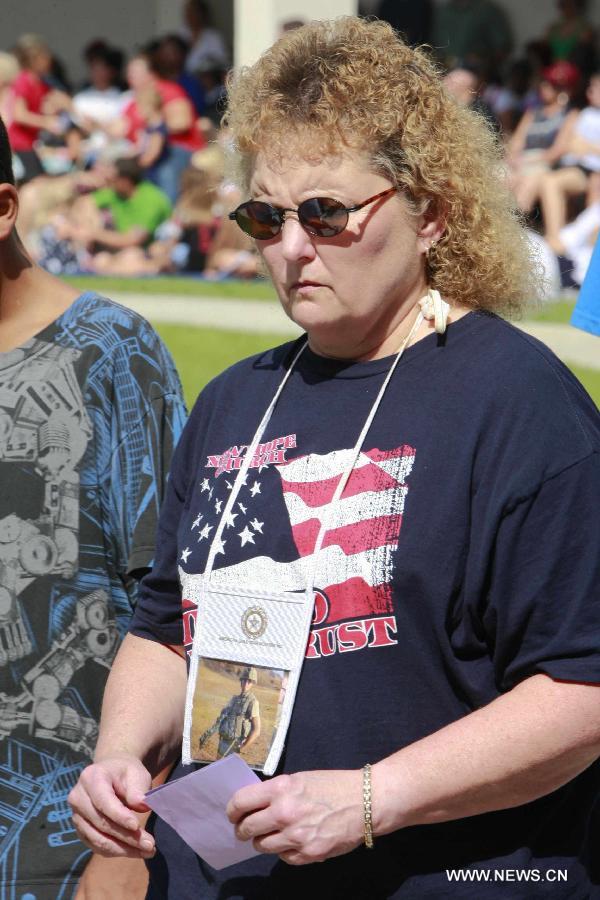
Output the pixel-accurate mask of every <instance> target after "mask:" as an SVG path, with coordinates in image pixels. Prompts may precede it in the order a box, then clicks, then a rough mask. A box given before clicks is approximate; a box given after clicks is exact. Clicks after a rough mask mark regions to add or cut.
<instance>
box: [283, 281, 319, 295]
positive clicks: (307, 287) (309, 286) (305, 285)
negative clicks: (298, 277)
mask: <svg viewBox="0 0 600 900" xmlns="http://www.w3.org/2000/svg"><path fill="white" fill-rule="evenodd" d="M320 287H325V285H323V284H322V283H321V282H320V281H296V282H294V284H293V285H292V286H291V288H290V290H291V291H301V292H302V293H308V292H310V291H313V290H315V289H316V288H320Z"/></svg>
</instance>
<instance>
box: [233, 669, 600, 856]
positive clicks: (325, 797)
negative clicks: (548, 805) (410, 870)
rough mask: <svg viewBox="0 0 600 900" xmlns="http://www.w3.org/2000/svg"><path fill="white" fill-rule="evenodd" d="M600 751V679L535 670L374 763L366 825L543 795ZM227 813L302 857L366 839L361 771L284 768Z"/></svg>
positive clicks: (404, 822) (452, 815) (391, 825)
mask: <svg viewBox="0 0 600 900" xmlns="http://www.w3.org/2000/svg"><path fill="white" fill-rule="evenodd" d="M599 754H600V687H598V686H594V685H585V684H568V683H562V682H557V681H553V680H552V679H550V678H548V677H547V676H545V675H534V676H532V677H531V678H528V679H526V680H525V681H523V682H522V683H520V684H519V685H517V686H516V687H515V688H513V690H511V691H509V692H508V693H506V694H504V695H502V696H500V697H498V698H497V699H496V700H494V701H493V702H492V703H490V704H488V705H487V706H485V707H483V708H482V709H480V710H477V711H475V712H473V713H470V714H469V715H467V716H465V717H464V718H463V719H460V720H458V721H456V722H453V723H452V724H450V725H448V726H446V727H445V728H442V729H440V730H439V731H437V732H435V733H434V734H431V735H429V736H427V737H426V738H423V739H422V740H420V741H417V742H415V743H414V744H411V745H409V746H408V747H405V748H403V749H402V750H400V751H398V752H397V753H394V754H392V755H391V756H389V757H387V758H386V759H384V760H381V761H380V762H378V763H377V764H376V765H373V770H372V797H373V831H374V834H375V835H376V836H377V835H382V834H388V833H389V832H392V831H396V830H397V829H399V828H405V827H407V826H411V825H423V824H431V823H435V822H446V821H450V820H453V819H460V818H465V817H467V816H473V815H478V814H480V813H485V812H490V811H492V810H500V809H507V808H509V807H514V806H520V805H522V804H524V803H528V802H530V801H532V800H536V799H537V798H539V797H542V796H544V795H545V794H549V793H551V792H552V791H554V790H556V789H558V788H559V787H561V786H562V785H564V784H565V783H566V782H568V781H570V780H571V779H572V778H574V777H575V776H576V775H578V774H579V773H580V772H582V771H583V770H584V769H586V768H587V767H588V766H589V765H590V764H591V763H592V762H593V761H594V760H595V759H596V758H597V757H598V755H599ZM228 813H229V817H230V819H231V821H232V822H234V823H236V824H237V833H238V835H239V837H240V838H242V839H254V844H255V846H256V847H257V849H259V850H262V851H264V852H265V853H278V854H279V855H280V856H282V858H283V859H284V860H285V861H286V862H290V863H293V864H298V865H299V864H303V863H309V862H316V861H320V860H323V859H327V858H329V857H332V856H338V855H340V854H342V853H347V852H348V851H349V850H352V849H353V848H354V847H356V846H358V845H359V844H360V843H362V841H363V835H364V819H363V801H362V772H361V771H360V770H353V771H318V772H300V773H297V774H295V775H283V776H279V777H278V778H274V779H272V780H271V781H266V782H263V783H261V784H257V785H251V786H250V787H246V788H243V789H242V790H241V791H238V793H237V794H236V795H235V796H234V797H233V798H232V801H231V802H230V804H229V807H228Z"/></svg>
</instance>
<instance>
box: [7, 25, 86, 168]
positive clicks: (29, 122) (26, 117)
mask: <svg viewBox="0 0 600 900" xmlns="http://www.w3.org/2000/svg"><path fill="white" fill-rule="evenodd" d="M15 55H16V57H17V59H18V61H19V63H20V65H21V72H19V74H18V75H17V77H16V78H15V80H14V81H13V83H12V85H11V88H10V100H9V111H8V112H9V115H8V123H9V124H8V129H7V130H8V135H9V139H10V144H11V147H12V150H13V153H14V155H15V156H16V158H17V159H18V160H19V162H20V164H21V167H22V177H21V178H20V179H19V180H20V182H21V183H25V182H26V181H30V180H31V179H32V178H35V177H36V176H37V175H42V174H43V172H44V169H43V166H42V163H41V161H40V158H39V156H38V154H37V152H36V149H35V148H36V142H37V141H38V138H39V136H40V132H41V131H42V129H44V130H45V131H46V132H49V133H50V134H54V135H61V136H62V135H64V133H65V130H66V125H65V121H64V120H63V119H62V118H61V115H60V111H61V109H62V108H64V109H67V108H68V106H69V105H70V100H69V98H68V97H66V95H63V94H60V93H59V92H56V94H55V96H54V98H53V105H52V108H51V111H47V112H46V111H45V110H44V102H45V101H46V103H47V101H48V99H49V97H50V95H51V94H52V93H53V92H54V91H53V88H51V87H50V85H49V83H48V78H49V76H50V73H51V70H52V54H51V52H50V50H49V48H48V45H47V44H46V42H45V41H44V40H43V39H42V38H40V37H38V36H37V35H33V34H26V35H23V36H22V37H21V38H19V40H18V41H17V44H16V46H15ZM45 108H46V110H48V109H49V107H48V106H46V107H45Z"/></svg>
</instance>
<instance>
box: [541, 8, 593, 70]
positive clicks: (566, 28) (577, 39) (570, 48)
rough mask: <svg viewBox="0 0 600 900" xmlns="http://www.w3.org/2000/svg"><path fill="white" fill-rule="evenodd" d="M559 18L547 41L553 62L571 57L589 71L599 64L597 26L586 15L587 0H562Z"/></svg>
mask: <svg viewBox="0 0 600 900" xmlns="http://www.w3.org/2000/svg"><path fill="white" fill-rule="evenodd" d="M556 5H557V6H558V9H559V11H560V15H559V18H558V19H556V20H555V21H554V22H552V24H551V25H550V26H549V28H548V30H547V32H546V35H545V42H546V44H547V45H548V47H549V48H550V52H551V54H552V60H553V62H557V61H559V60H568V61H569V62H572V63H575V65H577V66H578V67H579V68H580V69H581V70H582V71H583V72H584V73H585V74H589V73H590V71H591V70H592V68H593V66H594V65H595V63H596V60H595V55H596V54H595V48H594V40H595V34H594V29H593V27H592V25H591V24H590V22H589V21H588V20H587V19H586V17H585V15H584V9H585V0H558V2H557V4H556Z"/></svg>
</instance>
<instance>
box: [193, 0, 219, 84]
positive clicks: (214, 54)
mask: <svg viewBox="0 0 600 900" xmlns="http://www.w3.org/2000/svg"><path fill="white" fill-rule="evenodd" d="M183 16H184V21H185V24H186V27H187V29H188V32H189V37H190V44H191V49H190V52H189V53H188V57H187V59H186V62H185V68H186V69H187V71H188V72H190V73H192V74H194V72H197V71H198V70H199V69H200V68H201V67H202V66H203V65H204V64H205V62H206V60H207V59H212V60H218V62H219V64H220V65H221V66H222V67H223V68H225V69H226V68H227V67H228V65H229V53H228V52H227V49H226V47H225V42H224V41H223V38H222V36H221V33H220V32H219V31H217V29H216V28H211V27H210V10H209V7H208V3H205V2H204V0H187V2H186V3H185V6H184V7H183Z"/></svg>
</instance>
